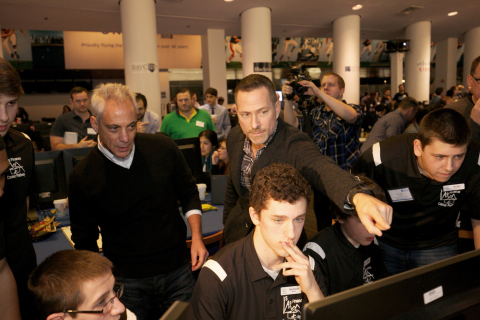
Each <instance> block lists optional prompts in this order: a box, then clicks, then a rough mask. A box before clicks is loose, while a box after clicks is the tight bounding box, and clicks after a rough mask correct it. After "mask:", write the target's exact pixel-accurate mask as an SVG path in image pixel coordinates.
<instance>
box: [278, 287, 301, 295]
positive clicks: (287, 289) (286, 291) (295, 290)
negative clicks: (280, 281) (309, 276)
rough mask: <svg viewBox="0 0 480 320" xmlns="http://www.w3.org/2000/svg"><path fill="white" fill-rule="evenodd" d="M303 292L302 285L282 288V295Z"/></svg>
mask: <svg viewBox="0 0 480 320" xmlns="http://www.w3.org/2000/svg"><path fill="white" fill-rule="evenodd" d="M299 293H302V290H301V289H300V286H293V287H283V288H281V289H280V294H281V295H282V296H288V295H291V294H299Z"/></svg>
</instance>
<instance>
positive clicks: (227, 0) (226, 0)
mask: <svg viewBox="0 0 480 320" xmlns="http://www.w3.org/2000/svg"><path fill="white" fill-rule="evenodd" d="M223 1H225V2H232V1H233V0H223Z"/></svg>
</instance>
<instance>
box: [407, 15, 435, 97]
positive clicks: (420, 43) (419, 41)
mask: <svg viewBox="0 0 480 320" xmlns="http://www.w3.org/2000/svg"><path fill="white" fill-rule="evenodd" d="M431 30H432V23H431V22H430V21H420V22H416V23H414V24H411V25H409V26H408V27H407V28H406V29H405V39H409V40H410V51H408V52H407V53H406V54H405V91H406V92H407V93H408V95H409V97H412V98H415V99H417V100H418V101H429V94H430V44H431V39H432V37H431Z"/></svg>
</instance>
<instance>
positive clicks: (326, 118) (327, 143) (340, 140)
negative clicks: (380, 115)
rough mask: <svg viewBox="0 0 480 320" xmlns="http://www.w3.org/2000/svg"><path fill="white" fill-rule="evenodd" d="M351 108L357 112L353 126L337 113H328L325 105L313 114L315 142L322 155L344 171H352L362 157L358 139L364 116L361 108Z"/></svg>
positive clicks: (314, 110) (353, 106)
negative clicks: (333, 161)
mask: <svg viewBox="0 0 480 320" xmlns="http://www.w3.org/2000/svg"><path fill="white" fill-rule="evenodd" d="M349 106H350V107H352V108H354V109H355V111H356V112H357V120H356V121H355V123H353V124H350V123H348V122H346V121H345V120H343V119H342V118H340V117H339V116H337V114H336V113H335V112H333V111H327V108H326V106H325V104H324V103H322V104H321V105H320V106H318V107H316V108H315V109H313V110H312V113H311V119H312V129H313V142H315V144H316V145H317V146H318V147H319V148H320V151H321V152H322V154H324V155H326V156H328V157H330V158H332V159H333V160H335V162H337V164H338V165H339V166H340V167H341V168H342V169H343V170H350V168H351V167H352V166H353V164H354V163H355V161H356V160H357V159H358V157H360V142H359V141H358V139H359V135H360V128H361V124H362V121H363V115H364V114H363V111H362V109H361V108H360V106H358V105H355V104H349Z"/></svg>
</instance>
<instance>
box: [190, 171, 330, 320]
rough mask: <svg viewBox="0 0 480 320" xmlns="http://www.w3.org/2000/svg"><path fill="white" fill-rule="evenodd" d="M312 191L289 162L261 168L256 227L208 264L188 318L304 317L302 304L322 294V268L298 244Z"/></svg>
mask: <svg viewBox="0 0 480 320" xmlns="http://www.w3.org/2000/svg"><path fill="white" fill-rule="evenodd" d="M309 194H310V186H309V184H308V182H307V180H306V179H305V178H304V177H303V176H302V175H301V174H300V173H299V172H298V171H296V170H295V168H293V167H292V166H290V165H288V164H279V163H276V164H272V165H271V166H269V167H266V168H263V169H262V170H260V171H259V172H258V173H257V175H256V176H255V180H254V181H253V185H252V191H251V193H250V208H249V212H250V217H251V219H252V221H253V223H254V224H255V229H254V230H253V231H252V232H251V233H250V234H249V235H248V236H247V237H245V238H243V239H241V240H239V241H236V242H234V243H232V244H231V245H228V246H226V247H224V248H223V249H222V250H221V251H220V252H219V253H218V254H216V255H215V256H214V257H213V258H212V259H210V260H209V261H207V262H206V263H205V266H204V268H203V269H202V271H201V273H200V275H199V278H198V280H197V284H196V286H195V291H194V293H193V297H192V301H191V303H190V306H189V309H188V312H189V314H188V316H187V318H188V319H202V320H206V319H216V320H219V319H236V320H241V319H267V318H268V319H301V318H302V317H301V312H302V306H303V304H305V303H306V302H312V301H316V300H320V299H322V298H323V294H322V292H321V290H320V287H319V286H318V284H317V282H319V275H320V271H319V268H318V267H316V266H315V263H314V262H313V260H312V264H311V263H310V261H309V259H308V258H307V257H306V256H305V255H304V254H303V253H302V251H301V250H300V249H299V248H298V247H297V246H296V244H297V242H298V239H299V238H300V235H301V233H302V229H303V225H304V223H305V216H306V212H307V202H308V199H309Z"/></svg>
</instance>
